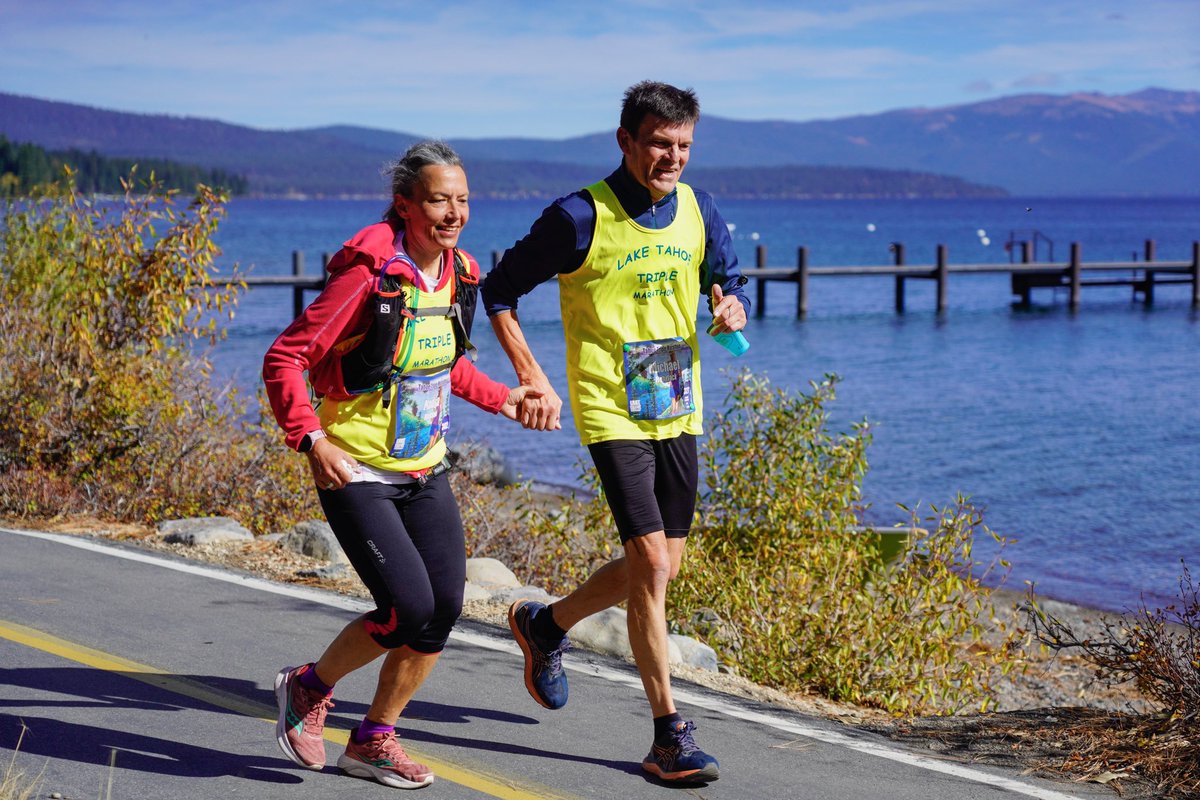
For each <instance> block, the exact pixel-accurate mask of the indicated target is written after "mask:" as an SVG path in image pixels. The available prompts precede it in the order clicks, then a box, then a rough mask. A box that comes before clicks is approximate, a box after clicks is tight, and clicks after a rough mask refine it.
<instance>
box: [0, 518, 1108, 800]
mask: <svg viewBox="0 0 1200 800" xmlns="http://www.w3.org/2000/svg"><path fill="white" fill-rule="evenodd" d="M362 608H363V605H362V603H361V601H358V600H351V599H347V598H341V597H338V596H337V595H333V594H330V593H323V592H317V591H313V590H307V589H299V588H296V587H290V586H282V585H278V584H269V583H267V582H265V581H260V580H257V579H254V578H250V577H248V576H244V575H239V574H237V573H234V572H230V571H224V570H219V569H214V568H211V567H206V566H200V565H196V564H192V563H191V562H186V561H183V560H179V559H170V558H165V557H162V556H158V555H151V554H148V553H144V552H141V551H137V550H134V549H132V548H128V547H120V546H114V545H112V544H109V543H101V542H93V541H92V540H89V539H86V538H81V537H71V536H54V535H48V534H34V535H29V534H25V533H20V532H16V531H8V530H4V529H0V777H2V775H3V770H4V769H5V768H6V767H8V765H9V764H10V762H11V763H13V764H15V768H16V769H19V770H22V771H24V772H25V773H27V774H28V775H30V776H40V777H38V780H39V784H38V791H37V793H36V795H35V797H43V798H44V797H50V796H52V793H57V795H58V796H60V797H62V798H65V799H66V800H82V798H95V797H99V798H102V800H109V798H111V799H112V800H132V799H133V798H137V800H155V799H156V798H221V799H222V800H223V799H224V798H255V799H256V800H258V799H261V800H274V798H289V800H292V799H299V800H302V799H303V798H309V797H313V798H315V797H322V798H326V797H341V796H346V797H350V796H353V797H355V798H373V797H395V796H396V793H397V792H398V791H400V790H397V789H391V788H387V787H384V786H381V785H379V784H376V783H373V782H370V781H366V780H361V779H357V778H351V777H348V776H344V775H342V774H340V773H339V772H338V770H337V769H336V767H334V766H332V765H333V764H334V763H335V762H336V760H337V756H338V754H339V753H340V752H341V749H342V747H343V746H344V743H345V736H346V731H348V730H349V729H350V728H352V727H353V726H354V725H355V724H357V722H358V720H359V719H360V718H361V716H362V714H363V713H364V712H365V710H366V707H367V702H368V701H369V698H370V695H371V691H372V688H373V681H374V671H373V669H372V668H371V667H367V668H365V669H363V670H360V671H359V672H358V673H356V674H354V675H352V676H350V677H348V678H347V679H345V680H344V681H342V682H341V683H340V684H339V685H338V687H337V691H336V693H335V702H336V707H335V708H334V709H333V711H332V712H331V715H330V718H329V722H328V725H329V727H328V729H327V739H328V740H329V741H328V742H327V750H328V753H329V763H330V766H327V767H326V768H325V769H324V770H323V771H321V772H313V771H309V770H305V769H301V768H299V767H297V766H295V765H293V764H292V763H291V762H290V761H288V760H287V759H286V758H284V757H283V755H282V754H281V753H280V752H279V750H278V748H277V747H276V744H275V741H274V727H273V726H274V719H275V713H276V711H275V700H274V694H273V691H272V686H273V680H274V676H275V674H276V672H278V670H279V669H280V668H281V667H283V666H291V665H295V664H297V663H303V662H305V661H310V660H314V659H315V658H316V657H317V656H318V655H319V654H320V652H321V650H322V649H323V648H324V646H325V645H326V644H327V643H328V642H329V641H330V640H331V639H332V637H333V636H334V635H335V634H336V633H337V631H339V630H340V629H341V627H342V626H343V625H344V624H345V623H346V622H347V621H348V620H349V619H351V618H353V617H354V616H355V615H356V614H357V613H359V611H360V610H361V609H362ZM567 661H568V665H569V666H570V667H571V670H570V672H569V676H570V682H571V701H570V703H569V705H568V706H567V707H566V708H564V709H561V710H558V711H549V710H547V709H543V708H541V707H540V706H538V705H537V704H535V703H534V702H533V701H532V700H531V699H530V698H529V696H528V695H527V694H526V692H525V689H524V684H523V681H522V678H521V658H520V655H519V651H518V650H517V648H516V646H515V645H514V644H512V642H511V641H510V640H509V637H508V636H507V631H502V630H500V629H497V628H493V627H490V626H484V625H473V624H468V623H463V624H461V625H460V626H459V627H458V628H457V629H456V632H455V634H454V636H453V638H452V640H451V642H450V644H449V646H448V647H447V650H446V652H445V653H444V655H443V656H442V658H441V660H440V662H439V664H438V666H437V668H436V669H435V670H434V673H433V675H432V677H431V678H430V680H429V681H428V682H427V683H426V685H425V686H424V687H423V688H422V689H421V691H420V692H419V693H418V695H417V697H416V699H415V700H414V701H413V703H412V704H411V705H410V706H409V708H408V710H407V711H406V713H405V715H404V717H403V718H402V719H401V721H400V724H399V726H398V732H399V735H400V737H401V739H402V741H403V742H404V743H405V746H406V748H407V749H408V750H409V752H410V754H412V755H413V756H414V757H416V758H417V759H418V760H422V761H425V762H426V763H428V764H430V765H431V766H432V767H434V771H435V772H436V773H437V776H438V777H437V780H436V781H435V782H434V784H433V785H432V786H429V787H427V788H424V789H421V790H420V792H421V795H420V796H421V797H424V798H446V799H448V800H450V799H453V800H458V798H487V797H502V798H513V800H525V799H526V798H561V799H562V800H570V798H588V799H589V800H591V799H593V798H621V799H622V800H624V799H625V798H681V797H695V798H713V799H716V798H754V799H755V800H759V799H760V798H761V799H766V800H769V799H773V798H779V799H780V800H785V799H790V798H814V799H817V800H823V799H824V798H829V799H830V800H839V799H841V798H845V799H846V800H857V799H858V798H869V797H889V798H899V799H900V800H907V799H908V798H912V800H917V798H921V799H922V800H926V799H930V798H933V799H937V800H941V799H942V798H944V799H945V800H952V799H953V800H958V799H959V798H1021V797H1038V798H1045V799H1046V800H1059V799H1060V798H1068V797H1096V798H1110V797H1112V796H1113V795H1112V793H1111V792H1110V791H1109V790H1108V789H1104V788H1102V787H1097V786H1085V785H1078V784H1070V783H1066V782H1061V781H1053V782H1052V781H1049V780H1045V779H1039V778H1034V777H1027V776H1021V775H1019V774H1018V773H1016V772H1015V771H1005V770H1001V769H996V768H989V767H983V766H978V765H969V764H958V763H954V762H951V761H946V760H937V759H935V758H932V757H930V755H928V754H923V753H920V752H918V751H916V750H906V749H904V747H903V746H901V745H896V744H894V743H891V742H888V741H886V740H884V739H882V738H880V737H877V736H875V735H873V734H869V733H866V732H862V731H857V730H855V729H853V728H849V727H846V726H842V725H839V724H837V723H833V722H830V721H826V720H822V719H816V718H811V717H806V716H804V715H801V714H796V713H793V712H790V711H785V710H780V709H776V708H771V707H767V706H762V705H757V704H754V703H750V702H746V701H742V700H739V699H736V698H731V697H729V696H726V695H721V694H719V693H716V692H711V691H708V690H706V689H703V688H701V687H696V686H693V685H690V684H686V683H682V682H677V683H676V693H677V702H678V703H679V706H680V711H681V712H682V713H683V715H684V716H685V717H686V718H690V719H692V720H693V721H694V722H695V724H696V739H697V742H698V743H699V744H700V746H701V747H703V748H704V749H705V750H707V751H708V752H710V753H712V754H713V755H715V756H716V757H717V758H718V759H719V760H720V762H721V778H720V780H718V781H715V782H713V783H710V784H707V785H703V786H692V787H685V788H681V787H677V786H666V785H663V784H661V783H659V782H658V781H656V780H655V779H653V778H650V777H649V776H647V775H645V774H644V773H643V772H642V770H641V768H640V762H641V759H642V758H643V757H644V756H645V755H646V752H647V750H648V749H649V745H650V738H651V733H652V730H651V724H650V720H649V718H648V709H647V707H646V703H645V698H644V696H643V694H642V691H641V686H640V683H639V682H638V680H637V675H636V673H635V672H634V671H633V670H632V669H631V668H630V667H629V666H627V665H625V664H624V663H622V662H619V661H616V660H612V659H607V658H604V657H600V656H595V655H592V654H587V653H581V652H578V651H574V652H572V653H570V654H568V656H567ZM22 730H24V738H23V740H22V741H21V744H20V750H19V752H17V753H16V754H15V757H14V754H13V750H14V748H15V747H16V745H17V740H18V736H19V735H21V732H22Z"/></svg>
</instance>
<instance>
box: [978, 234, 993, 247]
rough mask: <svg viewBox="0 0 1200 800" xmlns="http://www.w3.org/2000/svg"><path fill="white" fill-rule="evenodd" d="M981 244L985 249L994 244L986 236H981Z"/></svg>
mask: <svg viewBox="0 0 1200 800" xmlns="http://www.w3.org/2000/svg"><path fill="white" fill-rule="evenodd" d="M979 243H980V244H981V245H983V246H984V247H987V246H988V245H989V244H991V243H992V240H991V239H989V238H988V237H986V236H980V237H979Z"/></svg>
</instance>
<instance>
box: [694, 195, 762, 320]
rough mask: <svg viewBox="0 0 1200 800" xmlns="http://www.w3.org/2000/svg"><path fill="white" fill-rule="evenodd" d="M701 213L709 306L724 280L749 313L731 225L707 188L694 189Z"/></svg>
mask: <svg viewBox="0 0 1200 800" xmlns="http://www.w3.org/2000/svg"><path fill="white" fill-rule="evenodd" d="M693 191H694V192H695V195H696V203H697V204H698V205H699V206H700V216H701V218H702V219H703V220H704V232H705V233H704V235H705V241H704V271H703V272H702V273H701V274H700V289H701V290H702V291H703V292H704V294H705V295H707V296H708V310H709V311H712V286H713V284H714V283H719V284H721V291H723V292H724V293H725V294H732V295H736V296H737V299H738V301H739V302H740V303H741V304H742V307H743V308H744V309H746V314H747V316H748V315H749V314H750V298H749V297H747V296H746V292H745V291H744V290H743V289H742V286H743V284H745V282H746V278H745V277H744V276H743V275H742V270H741V267H739V266H738V258H737V253H736V252H734V250H733V237H731V236H730V235H729V226H728V225H726V224H725V218H724V217H722V216H721V212H720V211H718V210H717V203H716V201H715V200H713V198H712V195H710V194H709V193H708V192H702V191H699V190H693Z"/></svg>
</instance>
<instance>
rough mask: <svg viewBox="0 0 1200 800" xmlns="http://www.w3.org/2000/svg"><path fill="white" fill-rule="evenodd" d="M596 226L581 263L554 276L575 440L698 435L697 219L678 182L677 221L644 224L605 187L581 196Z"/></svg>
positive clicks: (700, 228) (700, 242) (700, 224)
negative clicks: (592, 208)
mask: <svg viewBox="0 0 1200 800" xmlns="http://www.w3.org/2000/svg"><path fill="white" fill-rule="evenodd" d="M586 191H587V192H588V193H589V194H590V195H591V196H592V198H593V200H594V202H595V205H596V228H595V231H594V234H593V237H592V246H591V249H590V250H589V251H588V254H587V258H586V259H585V260H584V262H583V265H582V266H581V267H580V268H579V269H577V270H575V271H574V272H571V273H568V274H565V275H560V276H559V280H558V291H559V301H560V303H561V306H562V319H563V332H564V334H565V336H566V342H567V384H568V387H569V393H570V398H571V410H572V411H573V413H574V415H575V426H576V428H577V429H578V430H579V438H580V440H581V441H582V442H583V444H585V445H587V444H593V443H595V442H603V441H609V440H613V439H670V438H673V437H675V436H678V435H679V434H681V433H693V434H699V433H702V432H703V427H702V424H701V400H700V348H699V347H698V346H697V340H696V309H697V306H698V305H699V302H700V270H701V268H702V265H703V263H704V241H705V235H704V221H703V218H702V217H701V215H700V207H699V205H698V204H697V203H696V197H695V195H694V194H693V193H692V190H691V188H690V187H688V186H686V185H684V184H682V183H681V184H678V188H677V191H678V211H677V213H676V215H675V220H674V222H672V223H671V224H670V225H669V226H668V227H666V228H662V229H658V230H655V229H651V228H644V227H642V226H641V225H638V224H637V223H636V222H634V221H633V219H631V218H630V217H629V215H628V214H626V213H625V210H624V209H623V208H621V204H620V203H619V202H618V201H617V198H616V196H615V195H614V194H613V192H612V189H610V188H609V186H608V184H607V183H605V182H604V181H600V182H599V183H595V184H592V185H591V186H589V187H587V190H586Z"/></svg>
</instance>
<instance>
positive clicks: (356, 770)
mask: <svg viewBox="0 0 1200 800" xmlns="http://www.w3.org/2000/svg"><path fill="white" fill-rule="evenodd" d="M337 765H338V769H340V770H341V771H342V772H344V773H346V774H347V775H352V776H354V777H355V778H370V779H371V780H375V781H378V782H379V783H382V784H383V785H384V786H391V787H392V788H394V789H420V788H422V787H424V786H428V785H429V784H431V783H433V778H434V776H433V775H432V774H430V775H429V776H428V777H426V778H425V779H424V780H421V781H410V780H408V779H407V778H404V777H402V776H400V775H397V774H396V773H394V772H391V771H389V770H386V769H379V768H378V767H373V766H371V765H370V764H367V763H366V762H363V761H359V760H358V759H357V758H351V757H350V756H348V755H346V754H345V753H343V754H342V755H341V757H340V758H338V762H337Z"/></svg>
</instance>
